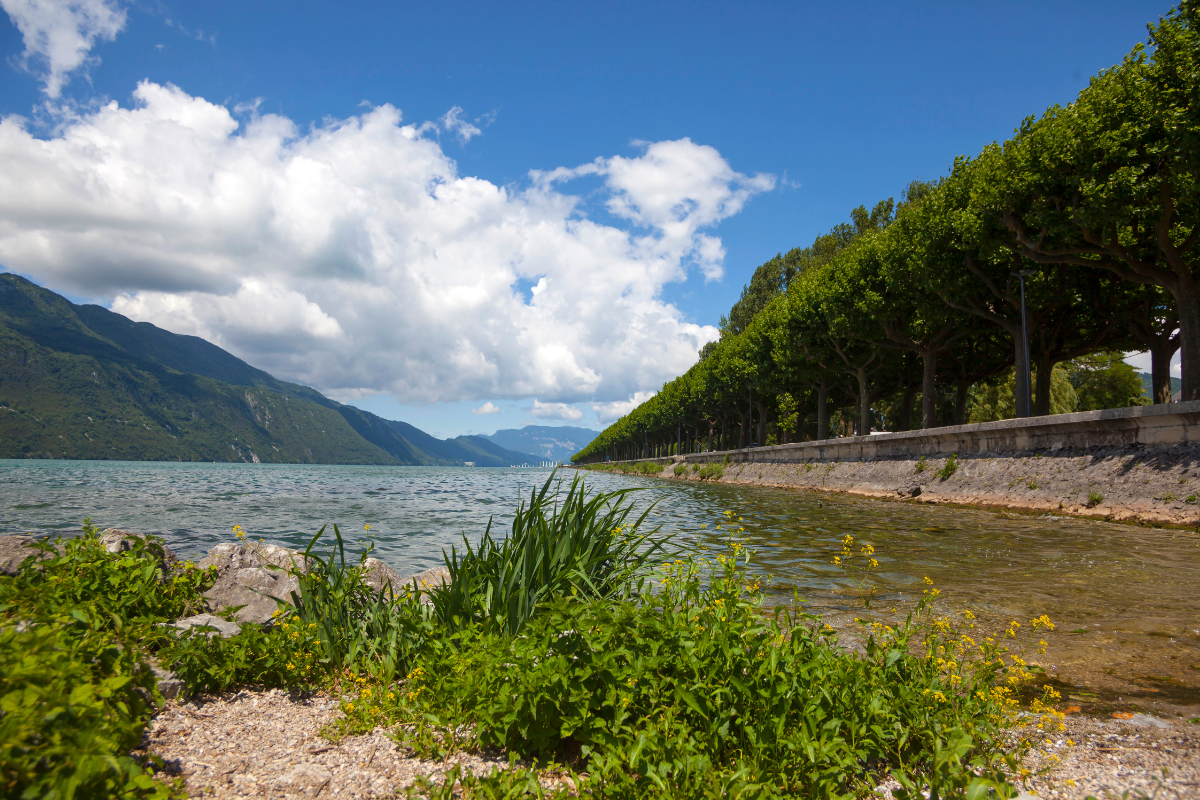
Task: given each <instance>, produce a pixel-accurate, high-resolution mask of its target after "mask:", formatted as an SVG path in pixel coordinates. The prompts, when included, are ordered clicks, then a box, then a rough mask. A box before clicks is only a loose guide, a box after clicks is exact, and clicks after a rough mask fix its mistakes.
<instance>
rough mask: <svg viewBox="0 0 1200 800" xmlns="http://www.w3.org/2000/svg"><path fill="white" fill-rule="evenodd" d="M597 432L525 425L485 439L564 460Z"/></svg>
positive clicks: (584, 444) (594, 436)
mask: <svg viewBox="0 0 1200 800" xmlns="http://www.w3.org/2000/svg"><path fill="white" fill-rule="evenodd" d="M599 435H600V431H594V430H591V429H590V428H572V427H570V426H569V425H563V426H560V427H550V426H546V425H526V426H525V427H524V428H508V429H506V430H502V431H496V432H495V433H493V434H492V435H491V436H485V437H484V438H485V439H490V440H491V441H493V442H495V443H496V444H498V445H500V446H501V447H506V448H508V449H509V450H516V451H517V452H519V453H532V454H533V455H535V456H539V457H540V458H545V459H548V460H551V461H566V460H568V459H570V457H571V456H573V455H575V454H576V453H578V452H579V451H580V450H582V449H583V448H585V447H587V446H588V445H589V444H591V443H592V440H593V439H595V438H596V437H597V436H599Z"/></svg>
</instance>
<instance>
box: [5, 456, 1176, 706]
mask: <svg viewBox="0 0 1200 800" xmlns="http://www.w3.org/2000/svg"><path fill="white" fill-rule="evenodd" d="M549 474H550V473H549V470H542V469H484V468H463V467H358V466H310V465H267V464H174V463H157V462H103V461H93V462H81V461H11V460H9V461H4V460H0V531H3V532H7V533H25V532H32V533H38V534H47V533H57V532H62V533H70V532H73V531H76V530H78V528H79V525H80V523H81V522H82V520H83V518H84V517H88V516H90V517H91V518H92V520H93V522H94V523H95V524H97V525H99V526H101V527H118V528H128V529H131V530H138V531H148V532H155V533H157V534H159V535H161V536H162V537H163V538H164V539H165V540H166V541H167V543H168V544H169V545H170V546H171V547H172V548H173V549H174V550H175V551H176V552H177V553H178V554H179V555H180V556H183V557H192V558H199V557H201V556H203V554H204V553H205V552H206V551H207V550H208V549H209V548H210V547H212V546H213V545H214V544H217V543H219V542H229V541H232V540H233V534H232V532H231V530H232V528H233V526H234V525H241V526H242V527H243V528H244V529H245V531H246V533H247V536H248V537H250V538H253V539H258V538H261V539H263V540H265V541H268V542H273V543H276V544H283V545H287V546H289V547H296V548H301V549H302V548H303V547H304V546H305V545H306V544H307V542H308V540H309V538H311V536H312V535H313V534H314V533H316V531H317V530H318V529H319V528H320V527H321V526H322V525H326V524H330V525H331V524H334V523H336V524H338V525H339V526H340V528H341V530H342V532H343V535H344V536H346V538H347V539H348V540H351V541H357V540H361V539H365V538H367V537H368V536H371V535H373V537H374V538H373V541H374V542H375V554H376V555H377V556H379V557H380V558H383V559H384V560H385V561H387V562H388V563H390V564H391V565H392V566H393V567H394V568H395V569H397V570H398V571H399V572H400V573H401V574H410V573H413V572H417V571H420V570H423V569H426V568H428V567H431V566H435V565H438V564H440V563H441V551H442V548H448V547H449V546H450V545H451V544H457V543H458V542H460V541H461V537H462V536H463V535H464V533H465V534H466V535H467V536H468V537H469V538H470V539H471V541H472V542H474V541H476V540H477V539H478V537H479V534H480V532H482V530H483V528H484V526H485V525H486V524H487V521H488V518H489V517H493V516H494V518H495V524H496V526H497V527H498V528H499V529H500V530H501V531H502V530H504V529H505V528H506V527H507V526H508V525H509V524H511V520H512V513H513V510H514V508H515V507H516V504H517V500H518V497H519V496H521V495H522V494H524V495H528V492H529V491H530V489H531V488H532V487H533V486H534V485H535V484H540V483H541V482H542V481H544V480H546V478H547V477H548V476H549ZM563 474H564V475H565V477H567V478H568V479H569V478H571V477H573V476H574V475H575V474H576V473H574V472H572V471H569V470H567V471H564V473H563ZM586 478H587V481H588V483H589V485H590V486H592V487H594V488H596V489H598V490H609V489H615V488H626V487H631V486H636V487H638V488H641V489H644V491H642V492H640V493H639V494H638V496H637V503H638V504H639V505H642V506H646V505H649V504H650V503H657V505H656V506H655V508H654V510H653V511H652V513H651V517H650V519H651V520H652V522H653V524H655V525H661V526H662V529H663V531H664V532H667V533H670V534H671V535H672V538H673V541H674V542H675V543H677V544H678V545H680V546H681V547H683V548H684V549H686V550H687V551H688V552H693V553H696V554H699V555H712V554H715V553H718V552H722V551H723V547H724V545H723V538H722V534H721V532H718V531H717V530H716V529H715V525H716V524H717V523H720V522H723V521H724V520H725V517H724V512H725V511H726V510H729V511H731V512H733V513H734V514H735V515H736V516H737V517H741V518H742V520H743V522H742V523H740V527H744V528H745V532H744V533H743V534H741V535H742V536H743V537H744V539H745V541H746V544H747V545H748V546H749V547H750V548H751V549H752V552H753V554H754V555H753V565H754V566H755V567H756V568H757V569H758V570H760V571H763V572H766V573H769V574H771V575H772V577H773V580H774V583H773V585H772V599H773V600H775V601H777V602H780V603H787V602H790V601H791V599H792V597H793V594H798V595H799V596H800V597H801V599H802V600H804V601H805V602H806V603H807V606H808V608H809V609H811V610H813V611H816V612H820V613H823V614H825V615H826V616H827V618H829V619H830V620H831V621H833V622H834V623H835V624H838V625H842V626H844V625H849V624H852V619H853V617H854V616H855V615H857V614H860V613H862V612H861V607H860V606H859V605H858V603H857V592H856V590H855V587H854V586H853V584H852V583H851V582H850V581H849V580H848V579H847V576H846V575H845V574H844V573H843V572H842V571H841V570H840V569H839V568H838V567H837V566H835V565H834V564H832V563H831V562H832V558H833V556H834V555H836V553H837V552H838V551H839V548H840V540H841V538H842V537H843V536H844V535H846V534H847V533H848V534H850V535H852V536H854V537H855V538H856V539H857V540H859V541H861V542H863V543H869V544H871V545H872V546H874V548H875V557H876V558H877V559H878V560H879V562H880V567H879V569H878V571H877V573H876V575H875V576H874V582H875V584H876V586H877V591H878V594H877V596H876V599H875V601H874V602H873V604H872V611H873V612H874V613H876V614H879V613H884V614H887V613H892V612H890V609H893V608H894V609H898V610H899V611H898V612H895V613H903V611H904V610H905V609H906V608H908V607H911V605H912V603H913V602H914V600H915V598H916V597H918V596H919V595H920V592H921V589H922V588H923V584H922V579H923V578H925V577H929V578H931V579H932V580H933V581H934V583H935V584H936V585H937V586H938V587H939V588H940V589H941V590H942V591H943V595H942V604H943V606H944V608H945V610H947V611H953V612H956V613H958V612H961V611H962V610H965V609H971V610H972V611H973V612H974V613H975V614H976V615H977V616H979V617H980V620H981V623H982V624H983V625H985V626H987V625H990V626H993V627H995V626H999V625H1002V624H1003V623H1004V621H1006V620H1008V619H1020V620H1025V621H1027V620H1028V619H1029V618H1031V617H1034V616H1039V615H1041V614H1047V615H1049V616H1050V617H1051V619H1053V620H1054V621H1055V622H1056V623H1057V629H1056V631H1055V632H1054V634H1053V635H1052V636H1050V637H1049V640H1050V644H1051V651H1050V654H1049V656H1050V657H1051V658H1052V659H1053V661H1054V663H1055V665H1057V666H1059V667H1061V668H1062V670H1065V672H1064V673H1063V674H1066V675H1068V676H1069V677H1070V678H1071V679H1073V680H1076V681H1078V682H1080V683H1082V684H1086V685H1088V686H1091V687H1093V688H1096V689H1097V690H1102V691H1106V692H1109V693H1111V694H1113V695H1114V696H1118V695H1119V696H1122V697H1124V696H1134V697H1138V698H1141V699H1150V700H1154V699H1162V700H1163V702H1171V703H1175V704H1185V705H1190V704H1192V703H1195V702H1200V601H1198V600H1197V596H1198V595H1200V535H1198V534H1197V533H1195V532H1193V531H1180V530H1159V529H1150V528H1139V527H1134V526H1129V525H1118V524H1111V523H1105V522H1097V521H1090V520H1082V519H1075V518H1067V517H1051V516H1028V515H1019V514H1004V513H995V512H990V511H982V510H972V509H962V508H950V507H939V506H927V505H921V504H916V503H901V502H891V501H883V500H871V499H860V498H850V497H846V496H838V495H822V494H816V493H807V492H796V491H785V490H774V489H763V488H757V487H738V486H728V485H725V486H723V485H721V484H710V483H696V482H682V481H680V482H674V481H663V480H657V479H653V478H639V477H632V476H623V475H611V474H605V473H586ZM365 525H370V526H371V531H370V534H368V533H367V532H366V531H365V530H364V526H365ZM702 526H707V527H702ZM1138 692H1141V694H1140V695H1139V694H1137V693H1138ZM1122 693H1124V694H1122Z"/></svg>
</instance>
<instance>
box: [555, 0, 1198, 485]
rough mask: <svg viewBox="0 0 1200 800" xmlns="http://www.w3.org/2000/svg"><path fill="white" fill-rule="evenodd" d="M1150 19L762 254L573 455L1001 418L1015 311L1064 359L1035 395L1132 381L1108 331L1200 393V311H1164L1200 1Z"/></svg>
mask: <svg viewBox="0 0 1200 800" xmlns="http://www.w3.org/2000/svg"><path fill="white" fill-rule="evenodd" d="M1149 30H1150V41H1149V46H1143V45H1140V44H1139V45H1137V46H1135V47H1134V48H1133V49H1132V51H1131V52H1130V53H1129V54H1128V56H1127V57H1126V58H1125V59H1124V60H1123V61H1122V62H1121V63H1120V64H1118V65H1116V66H1114V67H1112V68H1111V69H1107V70H1104V71H1103V72H1101V73H1100V74H1098V75H1096V76H1094V77H1093V79H1092V80H1091V81H1090V82H1089V84H1088V86H1087V87H1086V88H1085V89H1084V90H1083V91H1082V92H1080V94H1079V96H1078V97H1077V98H1076V99H1075V100H1074V101H1073V102H1072V103H1070V104H1069V105H1066V106H1054V107H1051V108H1050V109H1048V110H1047V111H1046V113H1045V114H1043V115H1042V116H1041V117H1040V118H1037V119H1035V118H1033V117H1030V118H1028V119H1026V120H1025V121H1024V122H1023V123H1022V124H1021V125H1020V127H1019V129H1018V130H1017V131H1016V133H1015V134H1014V136H1013V137H1012V138H1011V139H1009V140H1008V141H1007V142H1004V143H1003V144H993V145H989V146H987V147H985V148H984V149H983V151H982V152H980V153H979V154H978V155H976V156H974V157H965V156H964V157H960V158H958V159H956V160H955V162H954V165H953V168H952V170H951V171H950V173H949V174H948V175H946V176H944V177H943V178H941V179H939V180H937V181H934V182H925V181H914V182H913V183H912V184H911V185H910V187H909V189H908V191H906V192H905V195H904V197H903V199H902V201H901V202H900V203H898V204H897V203H894V202H892V201H891V200H888V201H884V203H881V204H879V205H877V206H876V207H875V209H874V210H873V211H871V212H869V213H868V212H867V211H866V209H865V208H863V207H860V208H858V209H856V210H855V211H854V212H852V215H851V216H852V221H851V222H847V223H843V224H842V225H839V226H837V227H835V228H834V229H833V230H832V231H830V232H829V234H827V235H826V236H822V237H819V238H818V239H817V240H816V241H815V242H814V243H813V244H812V246H811V247H809V248H805V249H799V248H797V249H795V250H792V251H790V252H789V253H788V254H787V255H786V256H783V255H781V256H778V257H776V258H775V259H772V260H771V261H769V262H767V263H766V264H763V265H762V266H761V267H759V268H758V269H757V270H756V271H755V273H754V275H753V276H752V278H751V280H750V282H749V284H748V285H747V286H746V287H745V289H744V290H743V292H742V296H741V297H740V298H739V299H738V302H737V303H736V304H735V305H734V306H733V308H732V309H731V310H730V313H729V316H728V317H726V318H722V321H721V339H720V341H719V342H718V343H716V344H714V345H706V346H705V348H704V352H703V358H702V359H701V360H700V361H699V362H698V363H697V364H695V365H694V366H693V367H692V368H691V369H690V370H688V372H687V373H685V374H684V375H681V376H679V377H678V378H676V379H675V380H673V381H669V382H668V383H667V384H665V385H664V386H663V387H662V389H661V390H660V391H659V392H657V393H656V394H655V395H654V396H653V397H651V398H650V399H648V400H647V401H646V402H644V403H642V404H641V405H639V406H638V407H637V408H635V409H633V410H632V411H631V412H630V413H629V414H627V415H626V416H624V417H622V418H621V419H619V420H617V421H616V422H615V423H613V424H612V425H610V426H609V427H608V428H607V429H606V430H605V431H603V432H601V434H600V435H599V436H598V437H597V438H596V439H595V440H594V441H593V442H592V443H591V444H589V445H588V447H586V448H584V450H583V451H582V452H580V453H579V454H577V455H576V456H575V457H574V458H575V460H576V461H578V462H580V463H583V462H586V461H589V460H593V459H600V458H614V459H615V458H622V457H625V458H627V457H628V454H629V452H630V451H636V450H637V448H638V447H639V446H640V447H643V448H644V447H645V445H646V444H647V443H649V444H650V446H651V447H652V448H658V449H660V450H662V449H665V448H667V447H669V445H670V444H671V443H673V442H674V441H675V438H676V436H677V435H678V430H679V426H680V425H681V424H682V425H683V426H684V430H688V429H689V428H690V430H691V432H692V433H691V437H690V438H691V439H692V441H696V440H697V439H701V440H703V438H704V437H703V435H702V433H703V431H704V430H705V428H706V427H707V428H708V430H710V431H716V430H721V431H722V433H723V434H724V441H722V442H721V445H720V446H719V447H718V448H717V449H727V450H728V449H736V448H739V447H744V446H746V445H747V444H748V443H749V442H754V441H760V440H761V439H765V440H766V441H768V442H770V441H780V442H782V441H787V440H788V439H789V438H791V437H792V435H793V434H795V435H797V436H798V437H799V438H800V439H802V440H803V439H812V438H826V437H828V436H830V435H832V436H838V435H842V436H845V435H850V434H851V433H852V432H853V431H857V432H858V433H859V434H865V433H867V432H868V430H869V428H870V427H871V426H872V425H873V424H876V423H877V422H878V421H879V420H880V413H881V412H884V413H885V414H886V422H887V425H888V426H889V428H891V429H898V428H908V429H912V428H915V427H918V426H920V425H925V426H932V425H938V424H958V423H961V422H965V421H966V418H967V417H966V414H967V412H968V409H969V411H970V419H971V421H973V422H984V421H990V420H1000V419H1011V418H1013V417H1015V416H1016V414H1015V411H1016V403H1014V396H1015V395H1020V396H1021V397H1022V398H1024V396H1025V395H1026V392H1027V387H1026V386H1025V380H1026V377H1027V375H1028V374H1029V373H1028V371H1027V365H1025V364H1024V363H1017V362H1023V361H1024V355H1023V349H1024V348H1023V347H1022V345H1023V341H1024V340H1023V338H1022V336H1023V334H1022V331H1023V328H1024V325H1023V322H1022V320H1023V319H1024V320H1026V321H1027V323H1028V339H1027V340H1028V343H1029V354H1030V356H1031V358H1032V359H1033V361H1034V363H1035V364H1042V365H1044V366H1043V373H1045V369H1046V366H1048V365H1050V364H1062V365H1064V367H1065V369H1062V368H1059V367H1056V368H1054V369H1053V371H1052V372H1050V374H1048V375H1047V374H1043V376H1042V377H1043V380H1042V385H1041V386H1036V387H1035V389H1036V391H1035V392H1034V397H1033V400H1034V413H1035V414H1039V415H1040V414H1063V413H1070V412H1072V411H1075V410H1077V409H1094V408H1120V407H1125V406H1128V405H1133V404H1137V403H1139V402H1140V399H1139V397H1140V394H1141V392H1139V391H1137V389H1136V387H1135V386H1134V384H1133V381H1132V375H1131V371H1130V370H1128V369H1127V368H1126V367H1124V366H1122V365H1121V364H1119V363H1118V362H1117V360H1116V358H1115V356H1112V355H1111V353H1113V352H1116V351H1124V352H1128V351H1134V350H1137V351H1147V350H1148V351H1150V352H1151V354H1152V364H1153V367H1152V369H1153V371H1154V373H1155V379H1156V381H1157V382H1158V384H1159V390H1160V391H1161V392H1164V393H1165V390H1166V388H1167V386H1168V385H1169V375H1168V374H1167V373H1168V372H1169V361H1170V357H1171V354H1172V353H1173V352H1174V351H1175V350H1176V349H1179V350H1180V351H1181V364H1182V373H1183V378H1182V381H1181V392H1182V394H1183V397H1184V399H1188V400H1191V399H1200V328H1198V327H1197V326H1195V325H1189V324H1183V325H1181V324H1180V321H1181V320H1183V321H1186V320H1188V319H1196V318H1200V283H1198V279H1200V235H1197V234H1196V225H1195V220H1196V216H1197V213H1196V210H1197V209H1198V208H1200V181H1197V179H1196V176H1197V175H1198V174H1200V146H1198V145H1197V144H1196V143H1197V141H1200V134H1198V133H1197V131H1200V93H1198V91H1197V88H1196V87H1197V86H1198V85H1200V47H1197V46H1196V44H1197V41H1200V5H1198V4H1197V2H1196V0H1184V2H1181V3H1180V4H1178V6H1177V7H1176V8H1174V9H1172V10H1170V11H1168V12H1167V13H1166V14H1165V15H1164V16H1163V17H1162V18H1160V19H1159V20H1158V21H1157V22H1155V23H1153V24H1151V25H1150V26H1149ZM1016 273H1021V274H1022V275H1023V276H1024V281H1023V286H1024V289H1023V290H1022V284H1021V283H1019V282H1018V280H1017V277H1016ZM1023 309H1024V311H1023ZM1026 312H1027V313H1026ZM1089 353H1091V354H1095V355H1093V356H1088V355H1087V354H1089ZM1081 356H1083V358H1082V359H1080V357H1081ZM1071 359H1079V360H1077V361H1075V362H1072V361H1071ZM1009 370H1012V371H1009ZM1005 373H1007V374H1005ZM1002 374H1004V377H998V376H1001V375H1002ZM927 384H932V386H930V385H927ZM751 393H753V409H751V408H750V405H751ZM918 393H920V394H921V399H922V401H923V402H922V405H923V406H924V407H923V408H921V409H920V410H919V411H918V410H916V409H914V408H913V405H912V404H913V400H914V398H915V396H916V395H917V394H918ZM1161 399H1162V398H1160V400H1161ZM1022 405H1023V403H1022ZM814 411H815V412H816V413H815V414H814V413H813V412H814ZM914 417H915V419H914ZM814 418H815V419H818V420H822V421H827V422H828V425H826V424H821V423H818V424H819V425H820V428H819V429H818V428H817V426H816V425H812V424H811V421H812V420H814ZM797 428H799V430H797ZM772 435H774V438H773V439H772V438H771V437H772ZM705 444H707V442H705Z"/></svg>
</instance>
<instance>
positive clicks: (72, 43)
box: [0, 0, 125, 98]
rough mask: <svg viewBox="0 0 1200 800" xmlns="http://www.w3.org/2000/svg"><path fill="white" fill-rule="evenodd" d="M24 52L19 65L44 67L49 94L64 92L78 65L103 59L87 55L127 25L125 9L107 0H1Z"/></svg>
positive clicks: (39, 69) (34, 68)
mask: <svg viewBox="0 0 1200 800" xmlns="http://www.w3.org/2000/svg"><path fill="white" fill-rule="evenodd" d="M0 8H3V9H4V10H5V12H7V13H8V16H9V17H10V18H11V19H12V21H13V24H14V25H16V26H17V30H19V31H20V32H21V39H22V41H23V42H24V44H25V52H24V53H22V54H21V58H20V66H21V67H22V68H23V69H25V70H27V71H30V72H40V73H41V78H42V84H43V86H42V90H43V91H44V92H45V93H46V95H47V96H48V97H51V98H56V97H58V96H59V95H61V94H62V87H63V86H64V85H65V84H66V83H67V80H68V76H69V75H70V74H71V73H72V72H74V71H75V70H77V69H79V68H81V67H83V68H87V67H89V66H91V65H93V64H95V63H97V62H98V59H96V58H94V57H93V58H88V53H89V52H91V49H92V47H93V46H94V45H95V44H96V41H97V40H100V41H109V42H111V41H112V40H113V39H115V38H116V36H117V34H118V33H120V32H121V29H122V28H124V27H125V11H124V9H122V8H121V7H120V6H118V5H117V4H116V3H113V2H109V1H108V0H0Z"/></svg>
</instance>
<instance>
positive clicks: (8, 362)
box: [0, 274, 533, 466]
mask: <svg viewBox="0 0 1200 800" xmlns="http://www.w3.org/2000/svg"><path fill="white" fill-rule="evenodd" d="M399 424H401V425H402V424H403V423H399ZM407 427H409V428H411V426H407ZM412 430H413V431H416V429H415V428H412ZM417 433H420V432H419V431H417ZM421 436H425V435H424V434H421ZM425 438H427V439H429V440H432V441H433V442H439V441H440V440H437V439H434V438H433V437H425ZM445 444H451V445H453V444H454V440H451V442H448V443H445ZM440 449H441V451H442V452H430V451H428V450H426V449H424V448H422V447H420V446H417V445H415V444H413V443H412V442H411V441H410V440H408V439H406V438H405V437H404V436H403V435H402V434H401V433H400V432H399V431H398V430H397V429H396V428H394V427H393V423H391V422H390V421H389V420H384V419H382V418H380V417H378V416H376V415H374V414H370V413H369V412H366V411H362V410H360V409H357V408H353V407H351V406H345V405H342V404H340V403H337V402H335V401H333V400H330V399H329V398H327V397H325V396H324V395H322V394H321V393H320V392H317V391H316V390H315V389H311V388H309V387H307V386H300V385H298V384H293V383H287V382H286V381H280V380H277V379H276V378H274V377H273V376H271V375H270V374H268V373H266V372H263V371H262V370H259V369H255V368H254V367H252V366H250V365H249V364H247V363H245V362H244V361H242V360H241V359H238V358H236V357H235V356H233V355H231V354H229V353H227V352H225V351H224V350H222V349H220V348H219V347H216V346H215V345H213V344H210V343H209V342H206V341H204V340H203V339H200V338H197V337H194V336H180V335H178V334H174V333H171V332H169V331H165V330H163V329H161V328H158V327H155V326H154V325H151V324H149V323H145V322H133V321H132V320H130V319H128V318H126V317H123V316H121V315H120V314H114V313H112V312H111V311H108V310H106V309H103V308H100V307H99V306H90V305H75V304H73V303H71V302H69V301H68V300H67V299H66V298H64V297H61V296H60V295H57V294H55V293H54V292H51V291H48V290H46V289H43V288H41V287H39V286H37V285H35V284H33V283H31V282H29V281H27V280H25V279H24V278H21V277H19V276H16V275H11V274H2V275H0V458H88V459H119V460H181V461H261V462H268V463H270V462H276V463H321V464H430V465H436V464H455V463H461V462H462V461H464V460H471V461H476V463H480V462H487V463H486V464H483V465H486V466H507V465H510V464H521V463H527V462H531V461H532V460H533V459H532V458H531V457H529V456H527V455H525V454H521V453H510V452H508V451H505V450H500V452H498V453H491V454H489V455H488V457H487V458H477V457H474V455H475V454H474V452H473V451H471V450H469V449H464V448H462V447H461V445H459V446H458V447H457V448H456V447H450V448H449V449H447V448H440ZM460 452H462V453H469V455H467V456H466V457H464V456H462V455H455V454H457V453H460ZM443 453H444V454H443Z"/></svg>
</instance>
